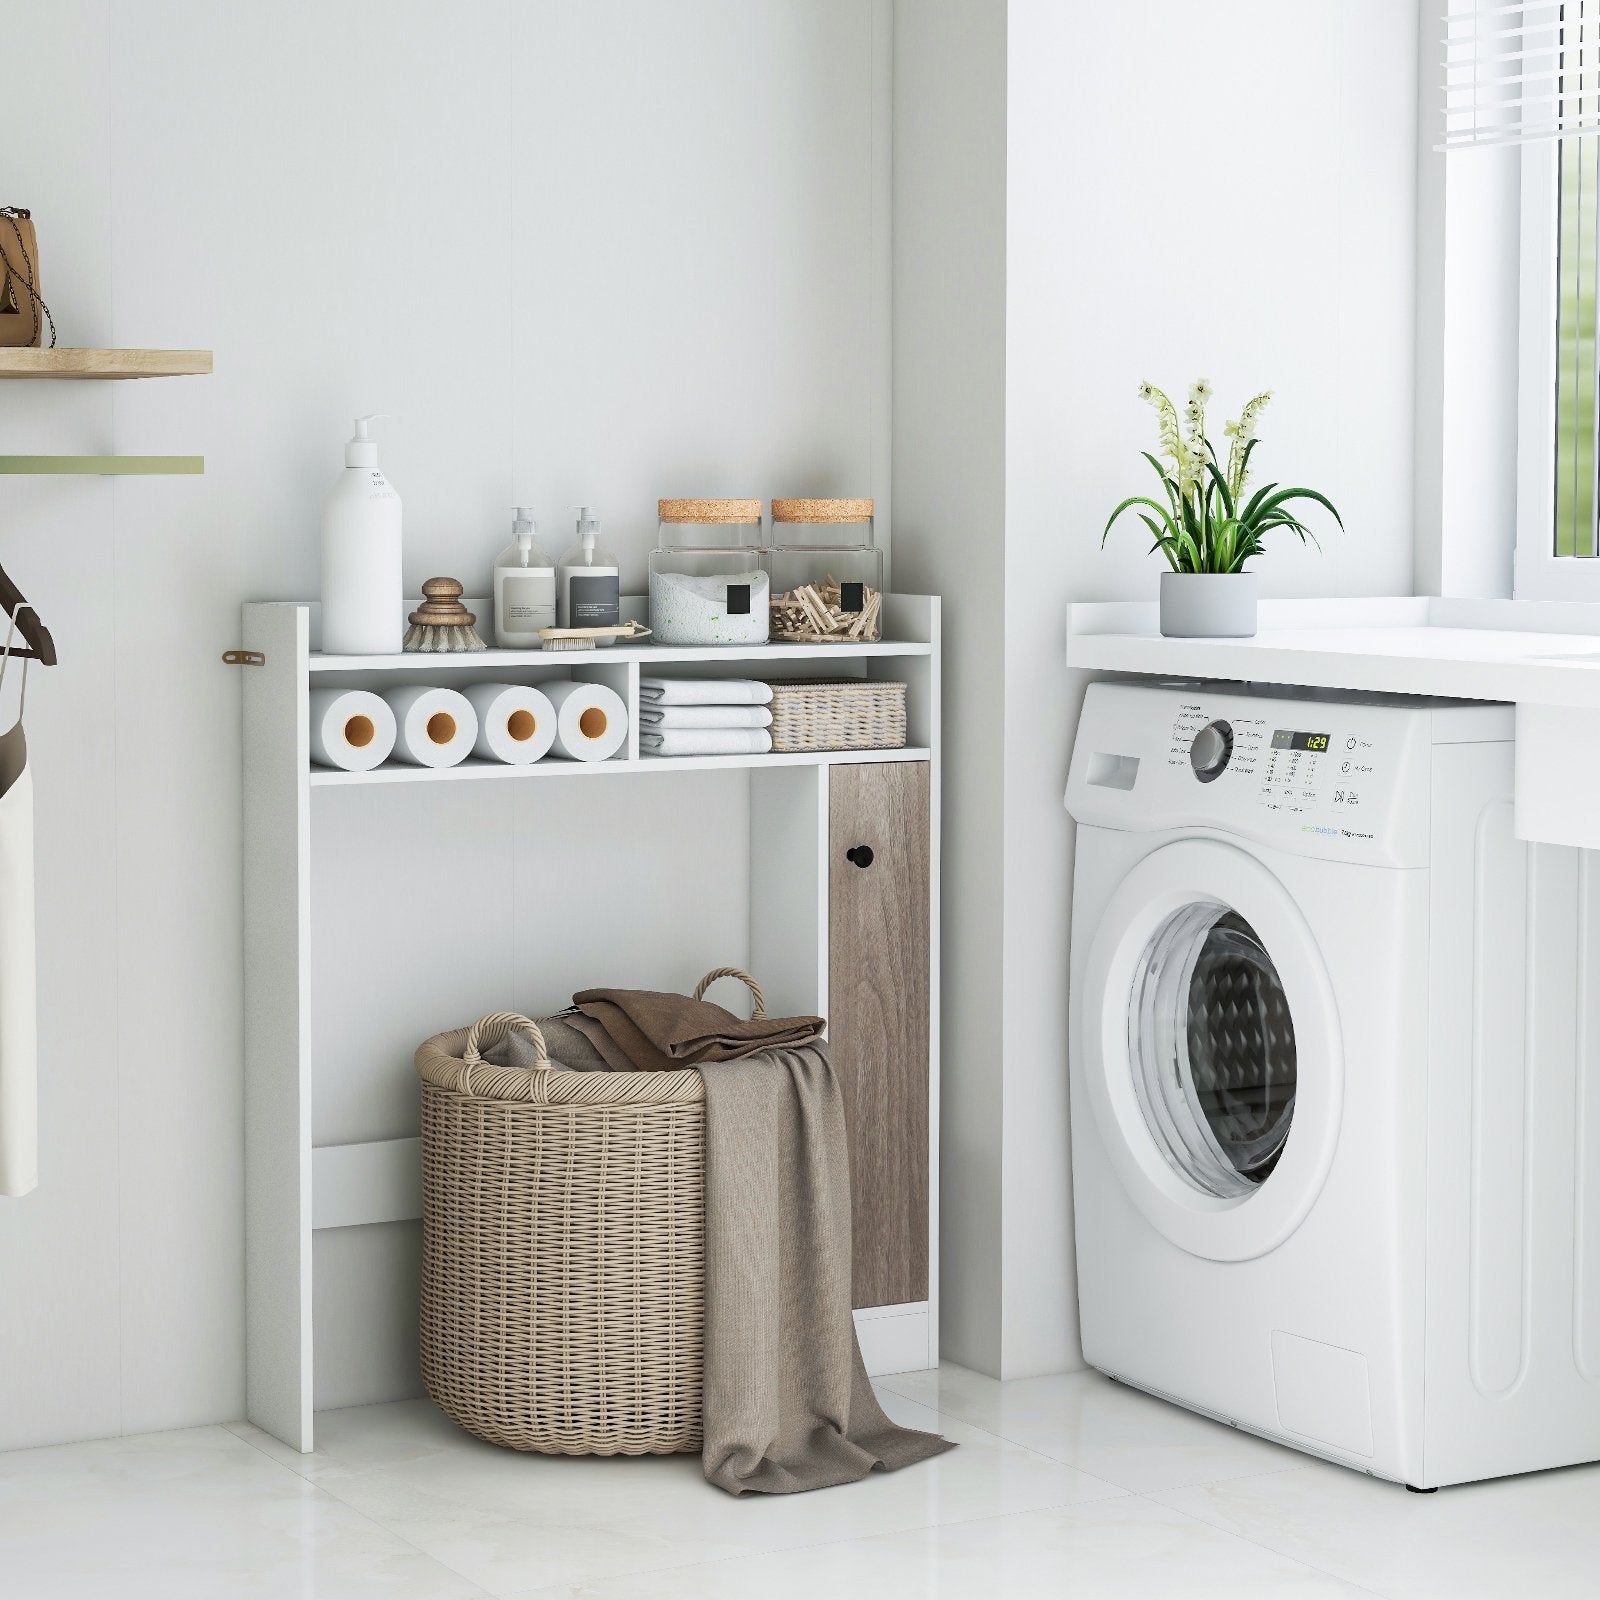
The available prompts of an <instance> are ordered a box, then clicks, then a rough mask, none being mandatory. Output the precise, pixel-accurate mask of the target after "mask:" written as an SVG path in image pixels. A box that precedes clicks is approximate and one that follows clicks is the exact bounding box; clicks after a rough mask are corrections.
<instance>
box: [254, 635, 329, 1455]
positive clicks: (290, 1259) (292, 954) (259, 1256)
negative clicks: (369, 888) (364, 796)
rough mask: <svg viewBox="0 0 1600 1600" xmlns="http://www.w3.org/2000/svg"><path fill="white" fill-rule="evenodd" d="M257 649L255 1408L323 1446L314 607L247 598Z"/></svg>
mask: <svg viewBox="0 0 1600 1600" xmlns="http://www.w3.org/2000/svg"><path fill="white" fill-rule="evenodd" d="M243 632H244V645H245V647H246V648H247V649H250V650H259V651H260V652H261V653H262V654H263V655H264V656H265V657H266V664H265V665H264V666H259V667H244V668H240V669H239V670H240V671H241V672H242V673H243V674H244V836H245V856H244V897H245V936H244V960H245V1049H244V1064H245V1256H246V1291H245V1327H246V1334H245V1338H246V1371H247V1377H246V1410H247V1414H248V1416H249V1418H250V1420H251V1421H252V1422H254V1423H255V1424H256V1425H257V1426H258V1427H261V1428H265V1429H266V1430H267V1431H268V1432H269V1433H272V1434H274V1435H276V1436H277V1437H278V1438H279V1439H281V1440H283V1442H284V1443H285V1444H287V1445H290V1446H291V1447H292V1448H294V1449H297V1450H309V1449H310V1448H311V1394H312V1389H311V1094H310V1086H311V1085H310V1058H309V1053H308V1048H307V1043H308V1025H309V1017H310V1005H309V1002H310V980H309V973H308V967H307V951H308V948H309V940H310V870H309V867H310V857H309V844H310V795H309V790H308V787H307V783H306V766H307V761H308V759H309V749H308V737H307V723H308V711H307V700H306V678H307V666H306V662H307V656H308V648H309V638H308V629H307V619H306V612H305V608H304V607H303V606H290V605H247V606H246V607H245V608H244V630H243Z"/></svg>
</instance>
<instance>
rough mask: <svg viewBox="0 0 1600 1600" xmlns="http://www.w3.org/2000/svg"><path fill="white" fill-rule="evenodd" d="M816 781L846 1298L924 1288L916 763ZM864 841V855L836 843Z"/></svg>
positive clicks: (924, 796) (904, 1297)
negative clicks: (823, 805)
mask: <svg viewBox="0 0 1600 1600" xmlns="http://www.w3.org/2000/svg"><path fill="white" fill-rule="evenodd" d="M828 782H829V807H828V809H829V827H828V834H829V840H828V849H829V873H828V877H829V910H828V934H829V952H828V990H829V1006H828V1010H829V1036H830V1038H831V1039H832V1041H833V1057H834V1061H835V1063H836V1065H837V1067H838V1070H839V1076H840V1079H841V1082H842V1083H843V1086H844V1094H845V1108H846V1114H847V1116H848V1118H849V1126H850V1173H851V1202H852V1208H853V1212H854V1219H855V1275H854V1289H855V1296H854V1300H855V1304H856V1306H857V1307H863V1306H885V1305H903V1304H906V1303H907V1302H912V1301H918V1300H925V1299H927V1296H928V940H929V927H928V917H929V903H928V765H927V763H926V762H922V761H916V762H904V763H895V764H885V765H881V766H867V765H862V766H836V767H833V768H832V769H831V770H830V772H829V775H828ZM858 845H866V846H868V847H869V848H870V849H871V850H872V853H873V854H872V862H871V865H870V866H867V867H860V866H857V865H855V863H854V862H852V861H851V860H850V859H849V858H848V856H847V855H846V852H847V851H849V850H851V849H852V848H854V847H856V846H858Z"/></svg>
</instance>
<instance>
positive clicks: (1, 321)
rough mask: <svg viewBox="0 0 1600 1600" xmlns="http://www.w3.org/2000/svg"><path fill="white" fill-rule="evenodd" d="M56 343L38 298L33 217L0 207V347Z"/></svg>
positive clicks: (15, 208) (47, 313) (20, 210)
mask: <svg viewBox="0 0 1600 1600" xmlns="http://www.w3.org/2000/svg"><path fill="white" fill-rule="evenodd" d="M47 322H48V323H49V324H50V344H51V347H52V348H54V346H55V342H56V319H55V318H54V317H52V316H51V315H50V308H49V306H47V305H46V304H45V303H44V301H43V299H42V298H41V297H40V291H39V240H38V237H37V235H36V234H35V233H34V231H33V217H32V214H31V213H30V212H28V211H25V210H24V209H23V208H22V207H21V206H0V350H17V349H23V348H26V347H27V346H29V345H39V344H42V343H43V342H44V325H45V323H47Z"/></svg>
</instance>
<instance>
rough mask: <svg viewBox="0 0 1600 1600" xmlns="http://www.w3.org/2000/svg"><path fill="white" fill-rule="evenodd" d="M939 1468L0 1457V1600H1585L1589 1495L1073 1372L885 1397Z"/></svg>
mask: <svg viewBox="0 0 1600 1600" xmlns="http://www.w3.org/2000/svg"><path fill="white" fill-rule="evenodd" d="M880 1392H881V1393H882V1394H883V1396H884V1401H885V1404H886V1406H887V1407H888V1409H889V1410H890V1411H891V1413H892V1414H893V1415H894V1416H895V1417H897V1418H898V1419H899V1420H900V1421H902V1422H906V1423H910V1424H913V1425H915V1426H917V1427H928V1428H933V1427H937V1428H939V1429H941V1430H942V1431H943V1432H944V1433H946V1434H947V1435H948V1436H950V1437H952V1438H954V1439H957V1440H958V1441H959V1442H960V1444H961V1448H960V1449H959V1450H955V1451H952V1452H951V1453H949V1454H948V1455H944V1456H940V1457H938V1458H937V1459H936V1460H934V1461H931V1462H928V1463H925V1464H924V1465H922V1466H919V1467H913V1468H910V1469H908V1470H907V1471H905V1472H902V1473H897V1474H894V1475H892V1476H887V1477H885V1476H878V1475H875V1476H874V1477H872V1478H870V1479H869V1480H868V1481H867V1482H866V1483H864V1484H859V1485H854V1486H852V1487H849V1488H843V1489H832V1490H826V1491H823V1492H822V1493H819V1494H811V1495H798V1496H795V1497H794V1498H792V1499H765V1498H760V1497H754V1498H750V1499H746V1500H738V1501H736V1500H732V1499H729V1498H728V1497H727V1496H725V1495H722V1494H720V1493H718V1492H717V1491H716V1490H714V1489H711V1488H709V1487H708V1486H707V1485H706V1484H705V1482H704V1481H703V1480H702V1479H701V1477H700V1471H699V1462H698V1460H697V1459H695V1458H693V1457H687V1458H686V1457H677V1458H673V1459H667V1460H647V1461H593V1460H579V1461H561V1460H551V1459H548V1458H545V1457H537V1456H535V1457H528V1456H518V1455H514V1454H512V1453H510V1452H508V1451H502V1450H496V1449H493V1448H492V1447H490V1446H488V1445H483V1444H480V1443H478V1442H477V1441H476V1440H473V1439H471V1438H469V1437H468V1436H467V1435H466V1434H463V1433H461V1432H460V1431H458V1430H457V1429H456V1428H454V1427H453V1426H452V1425H451V1424H449V1423H448V1422H446V1421H445V1420H444V1419H443V1418H442V1417H441V1416H440V1415H439V1414H438V1412H436V1411H435V1410H434V1409H433V1407H432V1406H431V1405H429V1404H428V1403H427V1402H426V1401H420V1400H418V1401H407V1402H404V1403H402V1404H399V1405H386V1406H367V1407H363V1408H361V1409H359V1410H353V1411H337V1412H325V1413H324V1414H323V1415H322V1416H321V1417H320V1418H319V1419H318V1435H319V1445H318V1449H317V1451H316V1453H315V1454H314V1455H311V1456H300V1455H297V1454H295V1453H294V1452H292V1451H290V1450H286V1449H285V1448H284V1447H283V1446H282V1445H280V1444H278V1443H277V1442H276V1441H275V1440H273V1439H271V1438H269V1437H267V1436H266V1435H265V1434H263V1433H261V1432H259V1431H258V1430H257V1429H255V1428H252V1427H250V1426H249V1425H247V1424H244V1423H238V1424H234V1425H230V1426H229V1427H225V1428H221V1427H219V1428H192V1429H188V1430H185V1431H184V1432H180V1433H162V1434H147V1435H144V1436H142V1437H138V1438H128V1439H114V1440H107V1441H103V1442H100V1443H93V1444H79V1445H63V1446H60V1447H57V1448H53V1449H46V1450H24V1451H18V1452H16V1453H14V1454H11V1455H0V1595H3V1596H5V1597H7V1600H10V1597H13V1596H15V1597H16V1600H87V1597H91V1596H92V1597H94V1600H145V1597H149V1600H290V1597H293V1600H310V1597H318V1600H343V1597H345V1596H349V1597H351V1600H367V1597H387V1600H455V1597H457V1596H484V1595H492V1596H497V1597H513V1596H515V1597H519V1600H531V1597H534V1596H542V1597H545V1600H563V1597H565V1600H579V1597H591V1600H636V1597H637V1600H650V1597H656V1596H660V1597H674V1596H684V1597H689V1596H692V1597H696V1600H702V1597H703V1600H723V1597H732V1596H739V1597H741V1600H744V1597H749V1596H758V1597H761V1600H788V1597H799V1596H804V1597H805V1600H816V1597H818V1596H822V1597H824V1600H849V1597H853V1596H858V1595H859V1596H866V1597H870V1600H900V1597H906V1600H911V1597H939V1600H956V1597H966V1596H980V1597H986V1596H994V1597H996V1600H1000V1597H1004V1600H1028V1597H1031V1596H1050V1597H1052V1600H1055V1597H1057V1596H1062V1595H1083V1596H1085V1597H1092V1600H1117V1597H1121V1596H1129V1597H1135V1596H1136V1597H1138V1600H1169V1597H1172V1600H1190V1597H1194V1600H1203V1597H1208V1596H1218V1597H1221V1596H1227V1597H1229V1600H1235V1597H1250V1596H1259V1597H1262V1600H1266V1597H1273V1600H1276V1597H1279V1596H1283V1597H1299V1596H1341V1595H1342V1596H1347V1597H1348V1596H1359V1595H1364V1594H1365V1595H1374V1594H1375V1595H1381V1596H1388V1597H1391V1600H1424V1597H1429V1600H1432V1597H1437V1600H1473V1597H1477V1596H1485V1597H1487V1596H1493V1597H1495V1600H1501V1597H1506V1596H1522V1595H1529V1596H1538V1597H1539V1600H1563V1597H1567V1596H1573V1597H1578V1596H1582V1597H1591V1596H1594V1595H1596V1594H1597V1593H1600V1516H1596V1515H1595V1510H1594V1508H1595V1505H1596V1503H1597V1499H1600V1467H1588V1468H1578V1469H1572V1470H1569V1471H1565V1472H1552V1473H1544V1474H1540V1475H1536V1476H1533V1477H1526V1478H1516V1479H1511V1480H1508V1481H1505V1482H1502V1483H1492V1484H1481V1485H1473V1486H1469V1487H1465V1488H1459V1489H1446V1490H1442V1491H1441V1492H1440V1493H1439V1494H1436V1495H1431V1496H1427V1497H1421V1496H1417V1495H1408V1494H1407V1493H1406V1492H1405V1491H1404V1490H1403V1489H1400V1488H1398V1487H1396V1486H1395V1485H1393V1484H1386V1483H1379V1482H1376V1481H1375V1480H1373V1479H1370V1478H1364V1477H1361V1476H1360V1475H1358V1474H1355V1473H1351V1472H1346V1471H1344V1470H1342V1469H1340V1468H1337V1467H1330V1466H1324V1465H1322V1464H1320V1463H1318V1462H1315V1461H1311V1460H1309V1459H1308V1458H1306V1457H1304V1456H1300V1455H1296V1454H1294V1453H1293V1452H1290V1451H1287V1450H1281V1449H1279V1448H1278V1447H1277V1446H1275V1445H1270V1444H1267V1443H1264V1442H1263V1441H1261V1440H1259V1439H1253V1438H1251V1437H1250V1436H1249V1435H1246V1434H1240V1433H1236V1432H1234V1431H1233V1430H1232V1429H1229V1428H1225V1427H1223V1426H1221V1425H1220V1424H1217V1423H1212V1422H1208V1421H1206V1420H1205V1419H1203V1418H1200V1417H1195V1416H1191V1415H1190V1414H1189V1413H1187V1412H1185V1411H1180V1410H1178V1409H1176V1408H1175V1407H1172V1406H1168V1405H1164V1404H1162V1403H1161V1402H1160V1401H1157V1400H1151V1399H1149V1398H1147V1397H1146V1396H1143V1395H1140V1394H1136V1393H1134V1392H1133V1391H1131V1390H1127V1389H1122V1388H1119V1387H1118V1386H1117V1385H1115V1384H1113V1383H1110V1382H1109V1381H1108V1380H1106V1379H1104V1378H1101V1377H1099V1376H1098V1375H1095V1374H1092V1373H1074V1374H1071V1375H1069V1376H1066V1377H1058V1378H1035V1379H1029V1380H1027V1381H1024V1382H1019V1383H1006V1384H1001V1383H995V1382H993V1381H992V1380H991V1379H988V1378H981V1377H978V1376H976V1375H975V1374H973V1373H970V1372H965V1371H963V1370H962V1369H961V1368H959V1367H953V1366H947V1367H944V1368H942V1369H941V1370H940V1371H938V1372H926V1373H912V1374H907V1375H905V1376H903V1377H898V1378H889V1379H885V1380H884V1381H883V1382H882V1383H881V1384H880Z"/></svg>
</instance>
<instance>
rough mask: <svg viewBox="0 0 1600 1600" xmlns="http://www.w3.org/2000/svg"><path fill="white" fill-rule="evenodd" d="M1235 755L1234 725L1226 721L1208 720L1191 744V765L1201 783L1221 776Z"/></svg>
mask: <svg viewBox="0 0 1600 1600" xmlns="http://www.w3.org/2000/svg"><path fill="white" fill-rule="evenodd" d="M1232 755H1233V727H1232V725H1231V724H1229V723H1226V722H1220V721H1218V722H1208V723H1207V724H1206V725H1205V727H1203V728H1202V729H1201V730H1200V731H1199V733H1197V734H1196V735H1195V736H1194V742H1193V743H1192V744H1191V745H1190V746H1189V765H1190V766H1191V767H1193V768H1194V775H1195V777H1197V778H1198V779H1199V780H1200V781H1201V783H1211V782H1213V781H1215V780H1216V779H1217V778H1220V777H1221V776H1222V773H1223V769H1224V768H1225V767H1226V766H1227V765H1228V762H1229V760H1230V758H1231V757H1232Z"/></svg>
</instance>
